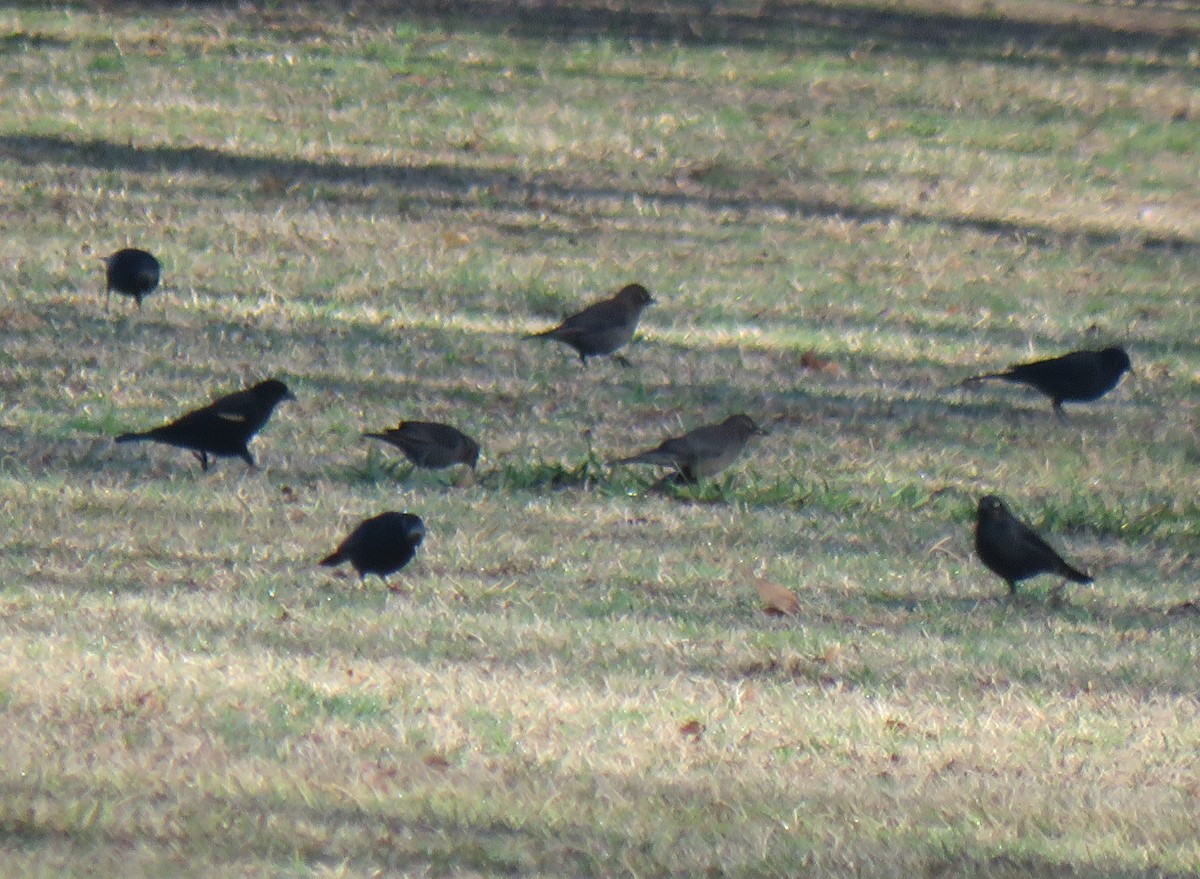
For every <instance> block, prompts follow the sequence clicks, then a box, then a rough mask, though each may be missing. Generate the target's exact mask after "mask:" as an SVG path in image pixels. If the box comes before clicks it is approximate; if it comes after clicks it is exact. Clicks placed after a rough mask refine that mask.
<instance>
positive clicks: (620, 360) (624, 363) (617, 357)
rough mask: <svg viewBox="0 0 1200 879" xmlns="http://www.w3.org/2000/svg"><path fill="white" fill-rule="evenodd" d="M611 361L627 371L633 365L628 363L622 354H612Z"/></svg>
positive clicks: (627, 359)
mask: <svg viewBox="0 0 1200 879" xmlns="http://www.w3.org/2000/svg"><path fill="white" fill-rule="evenodd" d="M612 359H613V360H615V361H616V362H617V363H619V364H621V365H622V366H624V367H625V368H627V369H628V368H630V367H632V366H633V364H632V363H630V362H629V358H628V357H626V356H625V355H624V354H614V355H613V356H612Z"/></svg>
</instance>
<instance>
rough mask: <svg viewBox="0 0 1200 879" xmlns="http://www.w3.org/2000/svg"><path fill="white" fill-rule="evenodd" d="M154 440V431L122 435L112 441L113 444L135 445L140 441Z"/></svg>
mask: <svg viewBox="0 0 1200 879" xmlns="http://www.w3.org/2000/svg"><path fill="white" fill-rule="evenodd" d="M149 439H154V431H152V430H147V431H144V432H142V433H123V434H121V435H120V436H118V437H116V438H115V439H113V442H114V443H136V442H138V441H140V440H149Z"/></svg>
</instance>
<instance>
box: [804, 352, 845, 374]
mask: <svg viewBox="0 0 1200 879" xmlns="http://www.w3.org/2000/svg"><path fill="white" fill-rule="evenodd" d="M800 365H801V366H803V367H804V368H805V369H811V370H813V372H828V373H831V374H833V375H837V374H838V373H840V372H841V371H842V370H841V368H840V367H839V366H838V365H837V364H836V363H834V362H833V361H832V360H830V359H829V358H828V357H822V356H821V355H820V354H818V353H817V352H816V351H813V350H812V349H809V350H808V351H805V352H804V353H803V354H801V355H800Z"/></svg>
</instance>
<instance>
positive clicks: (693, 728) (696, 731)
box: [679, 717, 704, 739]
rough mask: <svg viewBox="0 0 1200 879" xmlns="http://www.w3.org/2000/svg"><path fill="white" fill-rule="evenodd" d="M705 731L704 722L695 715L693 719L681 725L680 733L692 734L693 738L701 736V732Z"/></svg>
mask: <svg viewBox="0 0 1200 879" xmlns="http://www.w3.org/2000/svg"><path fill="white" fill-rule="evenodd" d="M703 732H704V724H702V723H701V722H700V721H698V720H696V718H694V717H693V718H692V719H691V720H689V721H688V722H687V723H685V724H683V725H682V726H681V727H679V734H680V735H684V736H691V737H692V738H693V739H698V738H700V736H701V734H703Z"/></svg>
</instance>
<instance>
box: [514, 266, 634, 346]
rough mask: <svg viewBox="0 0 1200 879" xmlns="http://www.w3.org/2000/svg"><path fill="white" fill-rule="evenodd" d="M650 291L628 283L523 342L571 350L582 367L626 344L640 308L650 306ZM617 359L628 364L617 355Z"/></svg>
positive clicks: (631, 336) (630, 336) (529, 336)
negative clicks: (542, 341) (547, 343)
mask: <svg viewBox="0 0 1200 879" xmlns="http://www.w3.org/2000/svg"><path fill="white" fill-rule="evenodd" d="M653 302H654V300H653V299H652V298H651V297H650V292H649V291H648V290H647V289H646V288H645V287H643V286H642V285H641V284H627V285H626V286H624V287H622V288H621V289H620V290H619V291H617V293H616V295H615V296H613V297H612V298H611V299H602V300H601V301H599V302H594V303H592V304H591V305H589V306H588V307H587V308H585V309H584V310H583V311H580V312H577V313H576V314H573V315H571V316H570V317H568V318H566V319H564V320H563V322H562V323H560V324H559V325H558V326H556V327H553V328H551V329H549V330H545V331H544V332H541V333H531V334H530V335H528V336H525V337H524V338H526V339H554V340H555V341H556V342H562V343H563V344H564V345H569V346H570V347H572V348H574V349H575V350H576V352H578V354H579V359H580V360H581V361H583V365H584V366H587V359H588V358H589V357H597V356H600V355H602V354H612V353H613V352H615V351H616V350H617V349H619V348H622V347H624V346H625V345H628V344H629V343H630V342H631V341H632V340H633V334H634V332H636V331H637V325H638V320H639V319H640V318H641V316H642V309H644V308H645V307H646V306H647V305H650V304H651V303H653ZM617 359H619V360H621V361H622V362H624V363H628V361H626V360H625V359H624V358H623V357H620V356H619V355H618V358H617Z"/></svg>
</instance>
